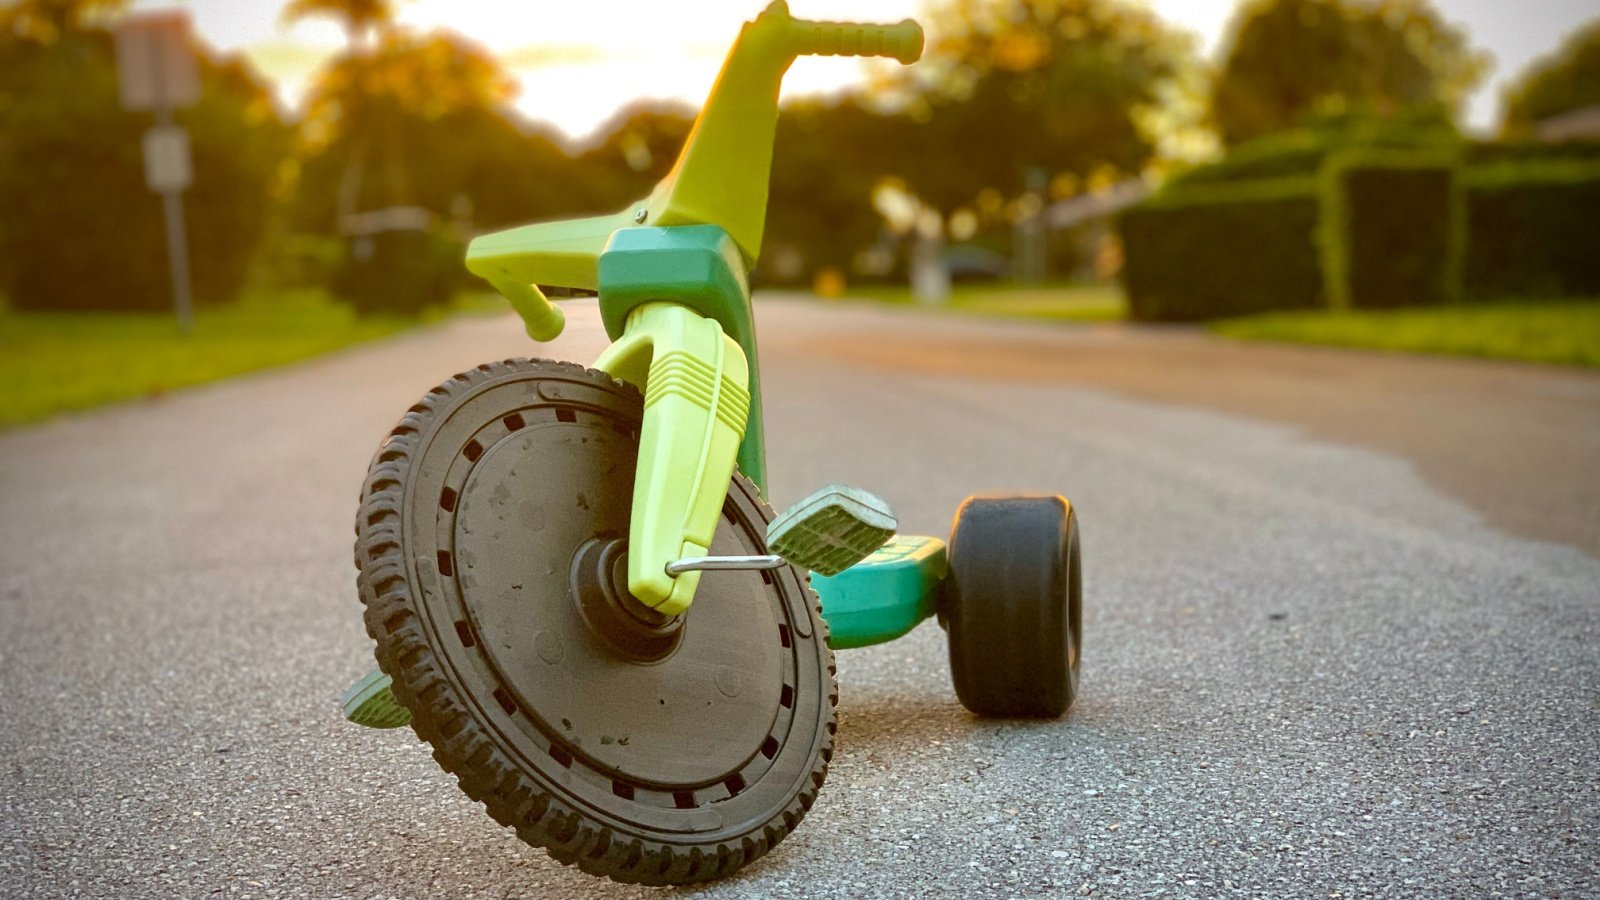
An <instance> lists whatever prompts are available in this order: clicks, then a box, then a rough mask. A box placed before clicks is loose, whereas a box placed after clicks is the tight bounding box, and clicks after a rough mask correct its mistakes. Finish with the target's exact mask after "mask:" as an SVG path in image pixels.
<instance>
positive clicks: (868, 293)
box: [840, 282, 1128, 322]
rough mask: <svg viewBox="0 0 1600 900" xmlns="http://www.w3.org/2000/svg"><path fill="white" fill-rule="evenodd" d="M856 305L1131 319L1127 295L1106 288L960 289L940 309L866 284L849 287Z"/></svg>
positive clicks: (904, 291)
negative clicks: (867, 302) (883, 304)
mask: <svg viewBox="0 0 1600 900" xmlns="http://www.w3.org/2000/svg"><path fill="white" fill-rule="evenodd" d="M853 300H870V301H873V302H877V303H885V304H890V305H893V306H907V307H914V308H917V309H928V310H936V311H940V312H954V313H962V314H970V315H981V316H997V317H1001V318H1011V319H1050V320H1055V321H1071V322H1107V321H1115V320H1120V319H1125V318H1127V316H1128V304H1127V300H1126V299H1124V297H1123V296H1122V291H1121V290H1120V289H1119V288H1116V287H1112V286H1101V285H1083V284H1054V285H1052V284H1046V285H1021V284H1010V283H1006V282H999V283H986V284H958V285H956V286H955V287H954V288H953V289H952V290H951V292H950V300H949V302H947V303H943V304H938V305H934V304H928V305H924V304H921V303H918V302H917V301H916V299H915V298H913V297H912V296H911V289H910V288H908V287H905V286H903V285H862V286H860V287H852V288H850V289H849V290H848V291H846V292H845V296H844V297H842V298H840V301H841V302H850V301H853Z"/></svg>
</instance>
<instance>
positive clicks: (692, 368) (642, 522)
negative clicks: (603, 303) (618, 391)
mask: <svg viewBox="0 0 1600 900" xmlns="http://www.w3.org/2000/svg"><path fill="white" fill-rule="evenodd" d="M595 368H597V369H599V370H601V371H603V372H606V373H607V374H610V375H612V376H614V377H616V378H620V379H622V380H623V381H626V382H629V383H631V384H633V385H636V386H638V387H639V388H640V389H642V390H643V391H644V428H643V430H642V431H641V432H640V435H639V466H638V470H637V473H636V474H635V476H634V485H633V513H632V519H631V521H630V523H629V531H628V590H629V592H631V593H632V594H633V596H634V597H635V598H636V599H637V600H639V601H640V602H641V603H644V604H645V605H646V606H649V607H652V608H654V609H655V610H656V611H658V612H660V613H662V614H664V615H669V616H674V615H677V614H679V613H681V612H683V611H684V610H686V609H688V608H689V604H690V602H691V601H693V599H694V592H695V589H696V588H697V587H699V585H700V573H699V572H698V571H687V572H683V573H681V574H679V575H677V576H673V575H669V574H667V565H668V564H669V563H672V562H675V561H677V560H679V559H682V558H684V557H691V556H704V555H706V553H707V552H708V550H709V548H710V547H711V539H712V537H713V536H714V535H715V534H716V530H717V522H718V520H719V519H720V518H721V516H722V503H723V500H724V499H725V498H726V496H727V493H728V480H729V479H730V478H732V477H733V467H734V460H735V458H736V456H737V455H738V451H739V442H740V441H741V440H742V439H743V438H744V427H745V419H746V417H747V416H748V415H749V412H750V391H749V377H750V373H749V366H748V364H747V363H746V360H745V356H744V351H743V350H741V349H739V344H738V342H737V341H735V340H734V339H733V338H731V337H728V336H727V335H726V334H724V333H723V331H722V326H721V325H719V324H717V322H716V321H715V320H712V319H708V318H706V317H704V316H702V315H700V314H699V313H697V312H695V311H693V310H691V309H688V308H686V307H683V306H679V305H677V304H674V303H646V304H644V305H642V306H640V307H639V308H637V309H635V310H634V311H633V312H632V313H630V314H629V315H628V320H627V327H626V330H625V331H624V333H623V335H622V337H621V339H619V340H618V341H617V342H616V343H615V344H612V345H611V347H610V348H609V349H607V350H606V352H605V353H603V354H601V356H600V358H599V359H598V360H596V361H595Z"/></svg>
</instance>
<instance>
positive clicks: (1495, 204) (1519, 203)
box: [1463, 162, 1600, 300]
mask: <svg viewBox="0 0 1600 900" xmlns="http://www.w3.org/2000/svg"><path fill="white" fill-rule="evenodd" d="M1463 181H1464V182H1465V191H1464V193H1465V206H1466V212H1465V216H1464V218H1465V219H1466V231H1467V235H1468V237H1467V252H1466V264H1465V273H1464V276H1463V278H1464V281H1465V286H1466V293H1467V296H1468V297H1469V298H1471V299H1474V300H1499V299H1505V298H1507V297H1600V164H1595V163H1570V162H1564V163H1546V164H1544V165H1523V166H1515V167H1511V166H1499V167H1493V168H1484V169H1479V170H1475V171H1474V170H1468V171H1467V173H1466V174H1465V175H1464V177H1463Z"/></svg>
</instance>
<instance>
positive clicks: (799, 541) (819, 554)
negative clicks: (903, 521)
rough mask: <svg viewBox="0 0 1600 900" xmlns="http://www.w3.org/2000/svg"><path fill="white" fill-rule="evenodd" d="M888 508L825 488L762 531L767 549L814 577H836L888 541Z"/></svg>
mask: <svg viewBox="0 0 1600 900" xmlns="http://www.w3.org/2000/svg"><path fill="white" fill-rule="evenodd" d="M897 527H899V523H898V522H896V521H895V518H894V512H893V511H891V510H890V509H889V504H887V503H885V502H884V501H883V500H882V499H881V498H878V497H875V496H873V495H872V494H869V493H867V492H866V491H863V490H860V489H858V488H853V487H847V486H846V485H842V484H831V485H828V486H827V487H825V488H823V489H822V490H820V491H817V492H816V493H814V494H812V495H811V496H809V497H807V498H805V499H804V500H801V501H800V502H799V503H796V504H795V505H794V506H791V507H789V508H788V509H787V510H785V511H784V512H783V514H782V515H780V516H778V517H777V518H776V519H773V520H772V524H770V525H768V526H767V549H768V550H769V551H771V552H773V553H776V554H778V555H779V556H781V557H783V558H784V559H787V560H788V561H789V562H791V563H794V564H795V565H797V566H799V567H801V568H802V569H810V570H811V571H813V572H815V573H817V574H818V575H837V574H839V573H840V572H843V571H844V570H845V569H848V568H850V567H851V566H853V565H855V564H856V563H858V562H860V561H861V560H863V559H866V558H867V557H868V556H869V555H870V554H871V553H872V551H874V550H876V549H878V548H879V547H882V546H883V543H884V542H885V541H887V540H888V539H889V538H891V537H893V536H894V532H895V529H896V528H897Z"/></svg>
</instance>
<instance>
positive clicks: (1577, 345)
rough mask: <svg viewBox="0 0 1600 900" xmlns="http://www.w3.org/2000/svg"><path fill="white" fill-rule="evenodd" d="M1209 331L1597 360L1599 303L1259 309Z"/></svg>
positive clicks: (1586, 362) (1546, 359) (1572, 361)
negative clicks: (1358, 309)
mask: <svg viewBox="0 0 1600 900" xmlns="http://www.w3.org/2000/svg"><path fill="white" fill-rule="evenodd" d="M1211 329H1212V330H1213V331H1215V332H1216V333H1218V334H1221V335H1225V336H1227V337H1231V338H1240V339H1243V340H1251V341H1289V342H1293V343H1301V344H1329V345H1334V346H1339V347H1364V348H1368V349H1373V350H1398V351H1405V352H1410V353H1440V354H1449V355H1453V356H1480V357H1487V358H1490V359H1514V360H1522V361H1525V362H1538V363H1557V364H1561V365H1571V366H1600V302H1596V301H1577V300H1568V301H1538V302H1532V301H1530V302H1518V303H1510V302H1507V303H1501V304H1493V305H1485V306H1455V307H1435V308H1426V309H1402V310H1392V311H1363V312H1346V313H1335V312H1284V313H1263V314H1261V315H1255V316H1244V317H1242V318H1237V319H1225V320H1222V321H1220V322H1213V323H1212V324H1211Z"/></svg>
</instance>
